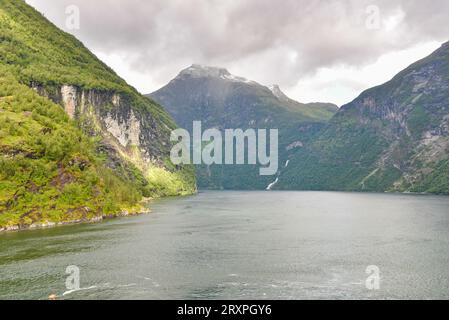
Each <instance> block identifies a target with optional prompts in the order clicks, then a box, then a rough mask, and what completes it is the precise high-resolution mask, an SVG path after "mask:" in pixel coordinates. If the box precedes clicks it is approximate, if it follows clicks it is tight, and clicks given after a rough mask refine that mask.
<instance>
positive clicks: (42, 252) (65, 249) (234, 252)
mask: <svg viewBox="0 0 449 320" xmlns="http://www.w3.org/2000/svg"><path fill="white" fill-rule="evenodd" d="M151 208H152V211H153V212H152V213H151V214H147V215H141V216H137V217H131V218H120V219H115V220H109V221H107V222H104V223H98V224H90V225H77V226H68V227H60V228H54V229H47V230H34V231H27V232H20V233H8V234H2V235H0V299H47V297H48V296H49V294H57V295H58V296H60V297H61V299H358V298H360V299H436V298H443V299H444V298H449V198H448V197H439V196H417V195H395V194H356V193H331V192H202V193H200V194H199V195H197V196H192V197H187V198H175V199H164V200H160V201H157V202H155V203H153V204H151ZM70 265H76V266H78V267H79V269H80V281H81V290H80V291H75V292H70V291H68V290H67V289H66V285H65V281H66V277H67V276H68V275H67V274H66V273H65V271H66V268H67V266H70ZM370 265H375V266H377V267H378V268H379V269H380V273H381V274H380V276H381V281H380V288H379V290H373V291H372V290H368V289H367V288H366V284H365V282H366V279H367V277H368V276H369V275H368V274H366V272H365V271H366V268H367V267H368V266H370ZM64 293H65V295H63V294H64Z"/></svg>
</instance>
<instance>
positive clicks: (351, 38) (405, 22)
mask: <svg viewBox="0 0 449 320" xmlns="http://www.w3.org/2000/svg"><path fill="white" fill-rule="evenodd" d="M27 2H28V3H29V4H31V5H33V6H34V7H35V8H37V9H38V10H39V11H41V12H43V13H44V14H45V16H46V17H47V18H49V19H50V20H51V21H53V22H54V23H56V24H57V25H58V26H59V27H61V28H62V29H64V30H66V31H68V32H70V33H73V34H74V35H75V36H77V37H78V38H79V39H80V40H81V41H83V42H84V43H85V44H86V46H87V47H88V48H89V49H91V50H92V51H93V52H94V53H96V54H97V55H98V56H99V57H100V58H102V59H103V60H105V62H106V63H108V64H109V65H110V66H111V67H112V68H114V69H115V70H116V71H117V72H118V73H119V74H120V75H121V76H122V77H124V78H125V79H126V80H128V81H129V82H130V83H131V84H133V85H134V86H136V87H137V88H138V89H139V90H140V91H142V92H144V93H148V92H152V91H154V90H156V89H158V88H159V87H161V86H163V85H164V84H165V83H167V82H168V81H169V80H171V79H172V78H174V77H175V76H176V75H177V74H178V73H179V72H180V70H183V69H185V68H186V66H190V65H192V64H193V63H195V62H197V61H201V63H202V64H205V65H213V66H219V67H221V68H226V69H227V70H229V71H230V72H231V73H233V74H237V75H241V76H244V77H246V78H248V79H251V80H255V81H257V82H259V83H262V84H264V85H268V84H270V83H278V84H279V85H280V86H281V87H282V88H283V89H284V90H285V91H286V92H287V94H288V95H290V96H292V97H293V98H295V99H297V100H301V101H306V100H307V99H310V100H315V101H320V100H330V101H334V102H336V103H340V104H341V103H343V102H348V101H349V100H351V99H352V98H354V97H355V95H356V94H357V92H359V90H361V89H365V88H367V87H369V86H371V85H373V84H377V82H379V81H380V82H382V81H386V80H388V79H389V78H390V77H391V76H393V75H394V73H396V72H397V71H400V69H401V68H403V67H405V66H407V65H408V64H410V63H412V62H414V61H415V60H416V59H418V58H421V57H423V55H426V54H428V53H430V52H431V51H432V50H434V49H436V47H437V46H438V45H439V44H441V43H442V42H445V41H447V40H449V24H448V23H447V13H448V12H449V1H447V0H433V1H432V5H429V4H428V3H426V2H425V1H421V0H393V1H391V0H389V1H387V0H333V1H331V0H285V1H282V2H273V1H271V0H270V1H269V0H245V1H240V0H230V1H219V0H187V1H186V0H151V1H141V0H126V1H125V0H96V1H91V0H27ZM69 5H75V6H77V7H78V8H79V10H80V29H79V30H69V29H68V28H67V27H66V23H65V21H66V19H67V14H66V8H67V6H69ZM382 59H384V60H385V61H382ZM394 59H396V60H395V61H396V63H394V61H393V60H394ZM379 61H380V62H379ZM382 63H383V64H382ZM375 64H378V65H377V66H376V67H373V68H372V69H373V70H374V71H370V69H369V67H370V66H374V65H375ZM392 66H393V68H392ZM366 68H368V69H366ZM325 86H327V87H325Z"/></svg>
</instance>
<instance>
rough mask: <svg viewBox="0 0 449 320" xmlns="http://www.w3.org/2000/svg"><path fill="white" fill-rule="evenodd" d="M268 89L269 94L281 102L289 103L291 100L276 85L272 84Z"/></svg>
mask: <svg viewBox="0 0 449 320" xmlns="http://www.w3.org/2000/svg"><path fill="white" fill-rule="evenodd" d="M268 89H270V90H271V92H272V93H273V94H274V95H275V96H276V98H278V99H279V100H281V101H290V100H291V99H290V98H289V97H287V95H286V94H285V93H284V92H282V90H281V88H280V87H279V85H277V84H273V85H271V86H269V87H268Z"/></svg>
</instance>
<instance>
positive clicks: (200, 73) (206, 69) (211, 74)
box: [177, 64, 255, 83]
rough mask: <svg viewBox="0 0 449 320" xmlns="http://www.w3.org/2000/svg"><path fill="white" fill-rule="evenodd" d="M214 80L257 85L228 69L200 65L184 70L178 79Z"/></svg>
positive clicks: (193, 65)
mask: <svg viewBox="0 0 449 320" xmlns="http://www.w3.org/2000/svg"><path fill="white" fill-rule="evenodd" d="M186 77H189V78H213V79H222V80H228V81H234V82H245V83H255V82H253V81H250V80H248V79H245V78H243V77H238V76H235V75H233V74H231V73H230V72H229V71H228V70H227V69H225V68H220V67H211V66H205V65H200V64H192V65H191V66H190V67H188V68H187V69H184V70H182V71H181V72H180V73H179V75H178V77H177V78H178V79H179V78H181V79H183V78H186Z"/></svg>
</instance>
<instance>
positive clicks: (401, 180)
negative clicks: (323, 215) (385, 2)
mask: <svg viewBox="0 0 449 320" xmlns="http://www.w3.org/2000/svg"><path fill="white" fill-rule="evenodd" d="M448 71H449V43H446V44H445V45H443V46H442V47H441V48H440V49H438V50H437V51H435V52H434V53H433V54H431V55H430V56H428V57H426V58H425V59H422V60H420V61H418V62H416V63H414V64H413V65H411V66H410V67H408V68H407V69H405V70H404V71H402V72H401V73H399V74H398V75H397V76H395V77H394V78H393V79H392V80H391V81H389V82H387V83H385V84H383V85H381V86H377V87H374V88H371V89H369V90H367V91H365V92H364V93H362V94H361V95H360V96H359V97H358V98H357V99H355V100H354V101H353V102H351V103H349V104H348V105H346V106H343V107H342V108H341V109H340V111H339V112H338V113H337V114H336V115H335V117H333V118H332V120H331V121H330V123H329V125H327V126H326V127H325V128H324V129H323V130H322V131H321V132H320V133H319V134H317V136H316V138H314V139H313V140H312V143H310V144H309V145H307V146H306V147H305V148H303V149H301V150H299V151H298V152H297V153H296V154H295V155H294V156H293V157H292V160H291V161H290V165H289V168H288V169H287V170H285V171H284V172H283V173H282V175H281V177H280V182H279V184H278V185H277V186H276V187H277V188H281V189H302V190H304V189H305V190H310V189H312V190H346V191H380V192H383V191H411V192H429V193H444V194H448V193H449V189H448V183H447V181H448V175H449V165H448V160H447V159H448V151H449V150H448V147H447V145H448V142H449V137H448V133H447V119H448V110H449V104H448V103H449V95H448V92H449V91H448V89H449V85H448V84H449V72H448ZM435 159H439V160H440V159H445V160H443V161H441V162H440V163H435V162H436V160H435Z"/></svg>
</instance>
